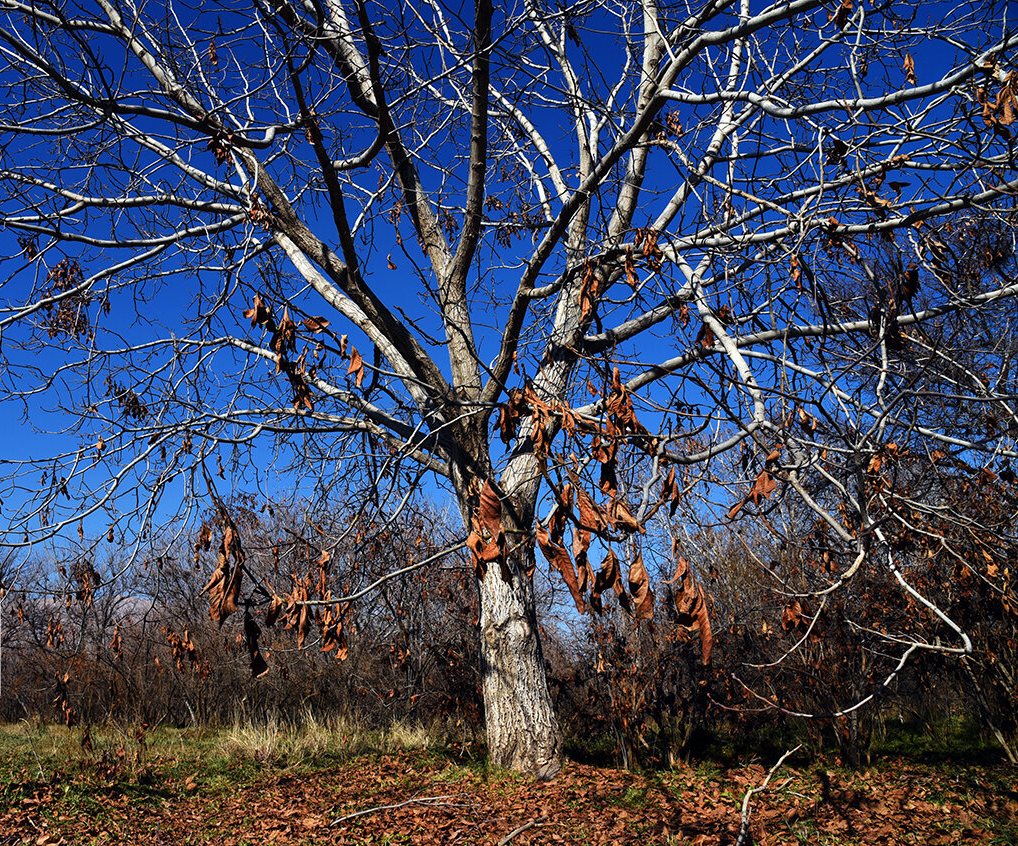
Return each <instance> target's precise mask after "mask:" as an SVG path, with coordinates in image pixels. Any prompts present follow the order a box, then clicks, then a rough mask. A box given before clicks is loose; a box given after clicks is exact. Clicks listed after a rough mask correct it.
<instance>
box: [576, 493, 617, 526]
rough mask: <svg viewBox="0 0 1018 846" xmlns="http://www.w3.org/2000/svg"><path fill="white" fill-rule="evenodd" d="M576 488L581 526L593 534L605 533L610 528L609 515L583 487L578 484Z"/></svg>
mask: <svg viewBox="0 0 1018 846" xmlns="http://www.w3.org/2000/svg"><path fill="white" fill-rule="evenodd" d="M574 487H575V488H576V505H577V506H578V507H579V509H580V525H581V526H583V527H584V528H586V529H590V530H591V531H593V532H603V531H604V530H605V529H607V528H608V526H609V522H610V521H609V519H608V514H607V513H606V512H605V510H604V509H603V508H601V506H600V505H598V504H597V503H596V502H594V500H593V498H592V497H591V496H590V494H589V493H587V492H586V490H584V489H583V486H582V485H580V484H579V483H578V482H576V483H575V484H574Z"/></svg>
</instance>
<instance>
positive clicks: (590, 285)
mask: <svg viewBox="0 0 1018 846" xmlns="http://www.w3.org/2000/svg"><path fill="white" fill-rule="evenodd" d="M600 284H601V281H600V279H599V278H598V275H597V272H596V271H595V270H594V265H593V263H592V262H589V261H588V262H587V263H586V265H584V268H583V278H582V279H581V280H580V322H581V323H582V322H585V321H586V320H587V319H588V318H589V317H590V316H591V314H592V313H593V311H594V309H595V308H596V306H597V295H598V288H599V287H600Z"/></svg>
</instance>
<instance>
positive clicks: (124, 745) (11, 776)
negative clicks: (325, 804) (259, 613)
mask: <svg viewBox="0 0 1018 846" xmlns="http://www.w3.org/2000/svg"><path fill="white" fill-rule="evenodd" d="M448 737H449V732H448V731H447V730H446V729H445V727H443V726H440V725H438V724H436V725H433V726H420V725H410V724H404V723H396V724H394V725H392V726H390V727H388V728H385V729H382V730H374V731H369V730H366V729H364V728H362V727H359V726H358V725H357V724H355V723H354V722H352V721H350V720H347V719H343V718H333V719H329V720H321V719H318V718H316V717H315V716H314V715H313V714H311V713H305V714H302V715H301V716H300V718H299V719H297V720H289V721H284V720H279V719H269V720H267V721H264V722H260V723H259V722H254V721H251V720H245V721H238V722H236V723H234V724H233V725H231V726H227V727H224V728H219V729H214V728H170V727H165V726H160V727H156V728H146V729H144V730H141V729H139V728H137V727H132V728H125V727H120V726H116V725H112V724H110V725H102V726H90V727H88V728H81V727H77V728H66V727H64V726H59V725H52V724H42V723H30V722H28V721H22V722H20V723H13V724H8V725H2V726H0V809H2V808H4V807H9V806H11V805H13V804H16V803H20V802H21V801H23V800H24V799H26V798H29V797H30V796H31V795H32V792H33V791H34V790H35V789H37V788H38V787H39V786H41V785H59V786H60V789H61V790H62V791H63V795H62V796H61V802H62V803H65V804H66V806H67V807H68V808H71V807H73V808H76V809H78V810H88V811H89V812H92V811H95V812H96V813H100V812H101V809H102V804H103V797H104V796H107V795H109V794H110V793H111V792H115V793H117V794H118V795H121V796H127V797H129V798H130V799H131V800H132V801H146V800H152V799H164V798H168V797H170V796H172V795H179V794H181V793H187V792H193V791H201V792H202V793H203V794H208V793H217V792H221V791H225V790H229V789H231V788H234V787H238V786H243V785H247V784H250V783H252V782H254V781H255V780H257V779H258V778H259V777H260V776H261V775H262V774H264V773H265V772H267V771H271V772H272V773H274V774H286V773H301V772H311V771H314V770H318V769H322V768H324V767H328V766H330V765H335V764H337V763H341V762H343V761H346V760H349V759H350V758H353V757H355V756H359V755H366V754H375V755H385V754H394V753H400V752H415V753H428V752H442V751H444V750H445V748H446V747H445V744H446V742H447V739H448ZM86 806H87V807H86Z"/></svg>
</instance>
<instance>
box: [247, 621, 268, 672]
mask: <svg viewBox="0 0 1018 846" xmlns="http://www.w3.org/2000/svg"><path fill="white" fill-rule="evenodd" d="M260 634H261V629H260V628H258V624H257V623H256V622H255V621H254V617H252V616H251V615H250V614H249V613H248V612H247V611H245V612H244V642H245V644H246V645H247V654H248V657H249V658H250V659H251V677H252V678H255V679H260V678H261V677H262V676H264V675H265V674H266V673H267V672H268V671H269V665H268V664H267V663H266V662H265V658H264V657H263V656H262V651H261V649H259V648H258V636H259V635H260Z"/></svg>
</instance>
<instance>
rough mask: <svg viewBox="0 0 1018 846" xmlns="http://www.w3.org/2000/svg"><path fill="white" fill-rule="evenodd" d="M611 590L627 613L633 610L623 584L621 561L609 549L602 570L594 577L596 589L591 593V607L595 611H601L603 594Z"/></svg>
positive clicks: (602, 563)
mask: <svg viewBox="0 0 1018 846" xmlns="http://www.w3.org/2000/svg"><path fill="white" fill-rule="evenodd" d="M609 588H611V589H612V590H613V591H615V596H616V597H618V600H619V605H621V606H622V608H623V609H624V610H626V611H630V610H631V607H632V606H631V604H630V601H629V594H628V593H626V589H625V587H624V586H623V584H622V573H621V570H620V569H619V560H618V558H617V557H616V556H615V553H614V552H613V551H612V550H611V549H609V550H608V554H607V555H606V556H605V558H604V561H602V562H601V569H599V570H598V571H597V575H596V576H595V577H594V589H593V590H592V591H591V592H590V599H591V605H592V606H593V607H594V609H595V610H597V611H600V610H601V594H603V593H604V592H605V591H606V590H608V589H609Z"/></svg>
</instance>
